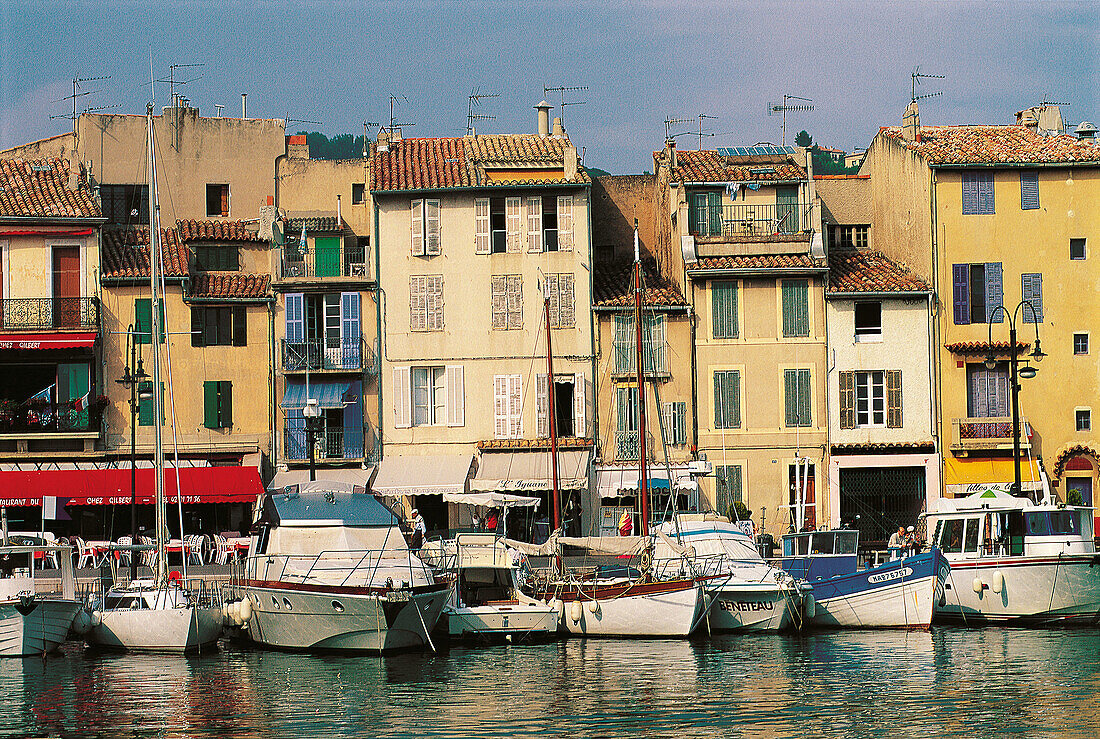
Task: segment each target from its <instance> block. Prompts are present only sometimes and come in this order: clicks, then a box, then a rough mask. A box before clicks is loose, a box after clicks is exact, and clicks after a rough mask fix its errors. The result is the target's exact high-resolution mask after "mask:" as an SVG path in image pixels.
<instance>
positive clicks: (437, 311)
mask: <svg viewBox="0 0 1100 739" xmlns="http://www.w3.org/2000/svg"><path fill="white" fill-rule="evenodd" d="M426 279H427V284H426V288H425V294H426V302H427V313H428V317H427V330H428V331H442V330H443V275H430V276H429V277H427V278H426Z"/></svg>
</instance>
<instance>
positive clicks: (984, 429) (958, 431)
mask: <svg viewBox="0 0 1100 739" xmlns="http://www.w3.org/2000/svg"><path fill="white" fill-rule="evenodd" d="M951 425H952V427H953V429H954V434H953V438H952V443H951V448H952V449H954V450H956V451H1000V450H1007V449H1012V419H1011V418H1004V417H995V418H955V419H952V421H951ZM1020 448H1021V449H1030V448H1031V427H1030V425H1029V424H1028V422H1027V419H1026V418H1021V419H1020Z"/></svg>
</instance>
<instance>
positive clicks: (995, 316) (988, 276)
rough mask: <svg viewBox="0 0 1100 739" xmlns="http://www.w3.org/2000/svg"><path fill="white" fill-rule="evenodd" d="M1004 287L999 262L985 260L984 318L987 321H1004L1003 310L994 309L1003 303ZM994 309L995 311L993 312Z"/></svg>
mask: <svg viewBox="0 0 1100 739" xmlns="http://www.w3.org/2000/svg"><path fill="white" fill-rule="evenodd" d="M1004 299H1005V298H1004V288H1003V286H1002V282H1001V263H1000V262H986V265H985V320H986V321H987V322H988V323H1004V320H1005V312H1004V311H1003V310H996V309H997V306H999V305H1003V304H1004ZM994 311H996V313H994Z"/></svg>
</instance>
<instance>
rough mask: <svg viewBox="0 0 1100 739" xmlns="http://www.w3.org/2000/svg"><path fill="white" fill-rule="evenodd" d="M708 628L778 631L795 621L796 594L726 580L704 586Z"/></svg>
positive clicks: (764, 585) (761, 585) (770, 587)
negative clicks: (705, 588)
mask: <svg viewBox="0 0 1100 739" xmlns="http://www.w3.org/2000/svg"><path fill="white" fill-rule="evenodd" d="M707 595H708V596H710V597H711V598H713V603H711V605H710V610H709V611H708V612H707V623H708V624H709V626H710V629H711V631H780V630H782V629H787V628H790V627H791V626H792V625H793V624H794V623H795V622H796V618H795V608H796V606H795V603H796V602H797V600H796V599H797V598H798V595H797V594H796V593H794V592H791V590H790V589H789V588H783V587H777V586H775V585H769V584H767V583H727V584H721V582H719V583H717V584H713V585H711V586H708V587H707Z"/></svg>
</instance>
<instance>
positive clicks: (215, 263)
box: [195, 245, 241, 272]
mask: <svg viewBox="0 0 1100 739" xmlns="http://www.w3.org/2000/svg"><path fill="white" fill-rule="evenodd" d="M240 268H241V254H240V250H239V249H238V248H237V247H235V246H211V245H207V246H196V247H195V269H196V270H197V271H199V272H236V271H238V270H240Z"/></svg>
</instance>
